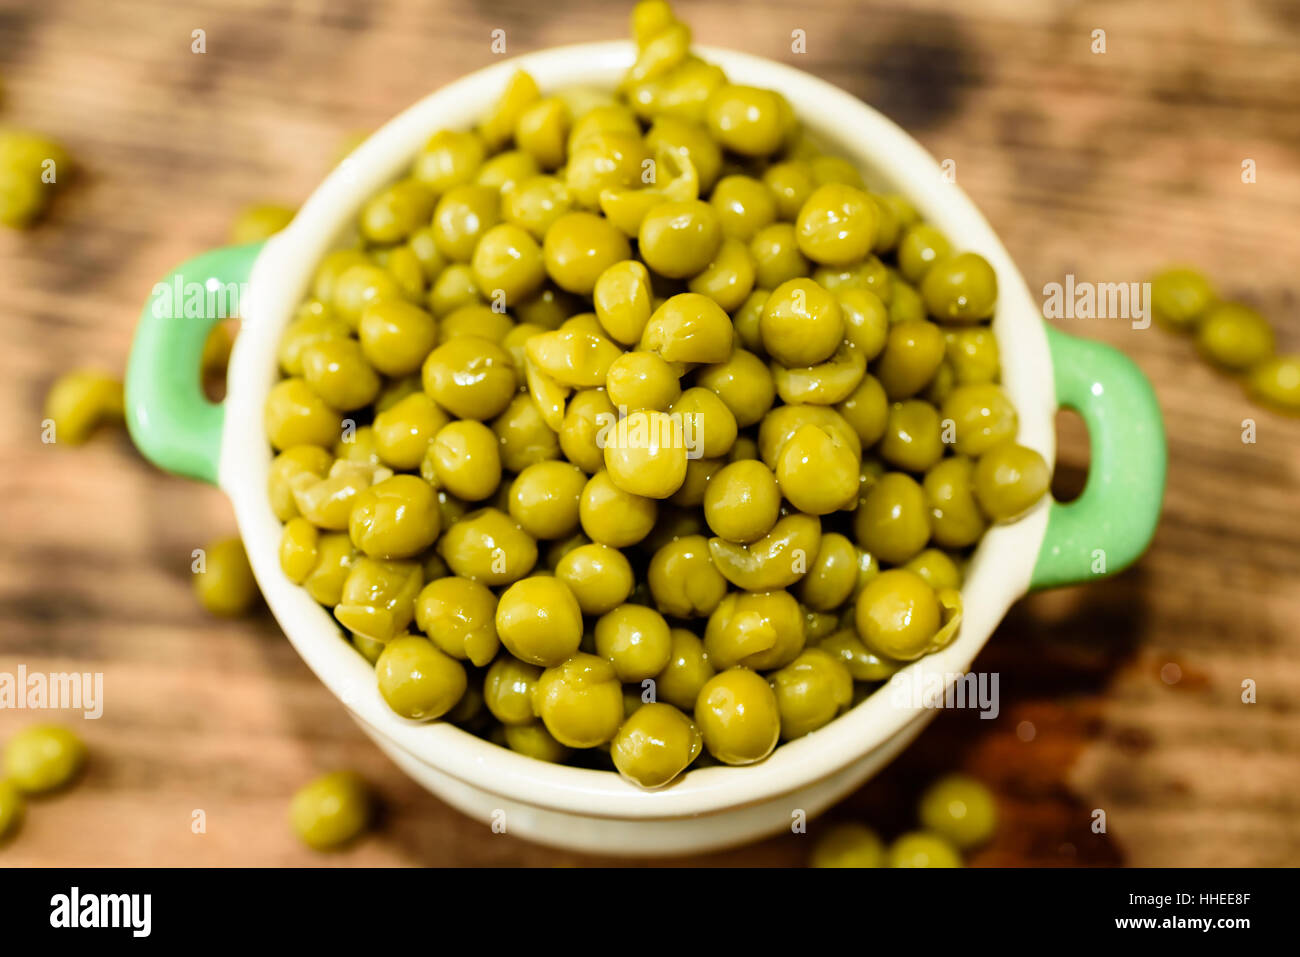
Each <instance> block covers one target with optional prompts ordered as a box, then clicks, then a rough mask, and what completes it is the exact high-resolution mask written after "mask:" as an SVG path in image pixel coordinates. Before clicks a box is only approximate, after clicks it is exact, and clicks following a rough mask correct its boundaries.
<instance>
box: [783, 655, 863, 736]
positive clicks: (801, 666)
mask: <svg viewBox="0 0 1300 957" xmlns="http://www.w3.org/2000/svg"><path fill="white" fill-rule="evenodd" d="M769 681H770V682H771V684H772V690H773V691H774V692H775V693H776V703H777V709H778V710H779V711H780V714H781V737H782V739H783V740H786V741H792V740H794V739H795V738H801V737H803V736H804V735H806V734H809V733H811V732H813V731H816V730H817V729H818V728H822V727H825V726H826V725H827V724H829V723H830V722H831V721H833V720H834V719H835V716H836V715H837V714H839V713H840V711H841V710H842V709H844V708H847V707H848V706H849V703H850V702H851V701H852V700H853V677H852V676H851V675H850V674H849V670H848V668H846V667H845V666H844V664H843V663H842V662H841V661H840V660H839V659H838V658H836V657H834V656H833V655H830V654H827V653H826V652H824V651H821V650H819V649H817V648H808V649H805V650H804V651H802V652H800V654H799V656H798V657H797V658H795V659H794V661H792V662H790V663H789V664H788V665H786V666H785V667H784V668H781V669H779V670H778V671H775V672H773V673H772V675H771V676H770V678H769Z"/></svg>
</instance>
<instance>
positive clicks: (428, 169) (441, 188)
mask: <svg viewBox="0 0 1300 957" xmlns="http://www.w3.org/2000/svg"><path fill="white" fill-rule="evenodd" d="M486 156H487V146H486V144H485V143H484V142H483V140H482V138H481V137H480V136H478V134H476V133H463V132H459V131H456V130H441V131H439V132H437V133H434V134H433V136H431V137H430V138H429V141H428V142H427V143H425V145H424V148H423V149H422V150H421V151H420V152H419V154H417V156H416V158H415V165H414V174H415V178H416V179H418V180H420V181H421V182H422V183H425V184H426V185H427V186H429V187H430V188H431V189H432V190H433V191H434V192H435V193H438V194H439V195H441V194H443V193H445V192H447V191H448V190H449V189H452V188H454V187H456V186H463V185H465V184H467V183H469V182H470V181H471V180H472V179H473V178H474V174H475V173H476V172H477V171H478V168H479V167H480V166H482V165H483V160H484V159H485V158H486Z"/></svg>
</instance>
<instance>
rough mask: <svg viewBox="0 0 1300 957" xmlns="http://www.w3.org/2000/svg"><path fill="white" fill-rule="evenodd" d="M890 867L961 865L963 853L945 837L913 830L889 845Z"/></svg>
mask: <svg viewBox="0 0 1300 957" xmlns="http://www.w3.org/2000/svg"><path fill="white" fill-rule="evenodd" d="M886 860H887V861H888V866H889V867H961V866H962V863H961V855H960V854H959V853H957V849H956V848H955V847H953V846H952V844H950V843H949V842H948V841H947V840H945V839H944V838H943V837H940V836H939V835H938V834H933V833H930V832H927V831H911V832H909V833H907V834H903V835H901V836H900V837H898V838H897V839H896V840H895V841H894V843H893V844H891V845H890V846H889V853H888V855H887V857H886Z"/></svg>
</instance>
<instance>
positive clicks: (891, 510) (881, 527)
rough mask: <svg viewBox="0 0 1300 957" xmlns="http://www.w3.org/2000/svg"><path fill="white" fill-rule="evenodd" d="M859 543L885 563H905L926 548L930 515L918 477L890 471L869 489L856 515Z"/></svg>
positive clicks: (855, 526) (855, 521) (855, 525)
mask: <svg viewBox="0 0 1300 957" xmlns="http://www.w3.org/2000/svg"><path fill="white" fill-rule="evenodd" d="M853 528H854V534H855V535H856V537H857V541H858V544H859V545H861V546H862V547H863V548H864V549H866V550H867V551H869V552H871V553H872V554H873V555H875V556H877V557H878V558H879V559H880V560H881V561H882V562H889V563H890V564H895V565H901V564H902V563H903V562H905V561H907V560H908V559H910V558H912V557H913V556H914V555H916V553H917V552H919V551H920V550H921V549H922V548H924V547H925V543H926V542H927V541H928V540H929V538H930V514H929V506H928V504H927V502H926V498H925V493H924V491H922V489H921V486H920V485H919V484H917V482H916V480H915V479H913V478H911V477H910V476H907V475H904V474H903V473H901V472H890V473H888V474H886V475H884V476H882V477H881V478H880V480H879V481H878V482H876V484H875V485H873V486H872V487H871V488H870V489H868V490H867V493H866V495H865V496H864V497H863V499H862V501H861V504H859V506H858V510H857V512H856V513H855V515H854V523H853Z"/></svg>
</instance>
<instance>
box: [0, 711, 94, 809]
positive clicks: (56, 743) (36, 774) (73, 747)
mask: <svg viewBox="0 0 1300 957" xmlns="http://www.w3.org/2000/svg"><path fill="white" fill-rule="evenodd" d="M85 763H86V746H85V745H84V744H82V742H81V739H80V738H78V737H77V736H76V735H75V734H73V733H72V732H71V731H69V730H68V729H67V728H63V727H59V726H58V725H48V724H41V725H33V726H31V727H27V728H24V729H23V730H22V731H19V732H18V733H17V734H15V735H14V736H13V737H12V738H10V739H9V744H8V745H7V746H6V747H5V754H4V777H5V779H7V781H8V783H9V784H10V785H12V786H13V787H15V788H17V789H18V790H19V791H21V792H23V793H24V794H44V793H46V792H48V791H55V790H57V789H59V788H62V787H66V786H67V785H68V784H69V783H71V781H72V779H73V778H75V777H76V776H77V774H78V773H79V772H80V771H81V768H82V766H83V765H84V764H85Z"/></svg>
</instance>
